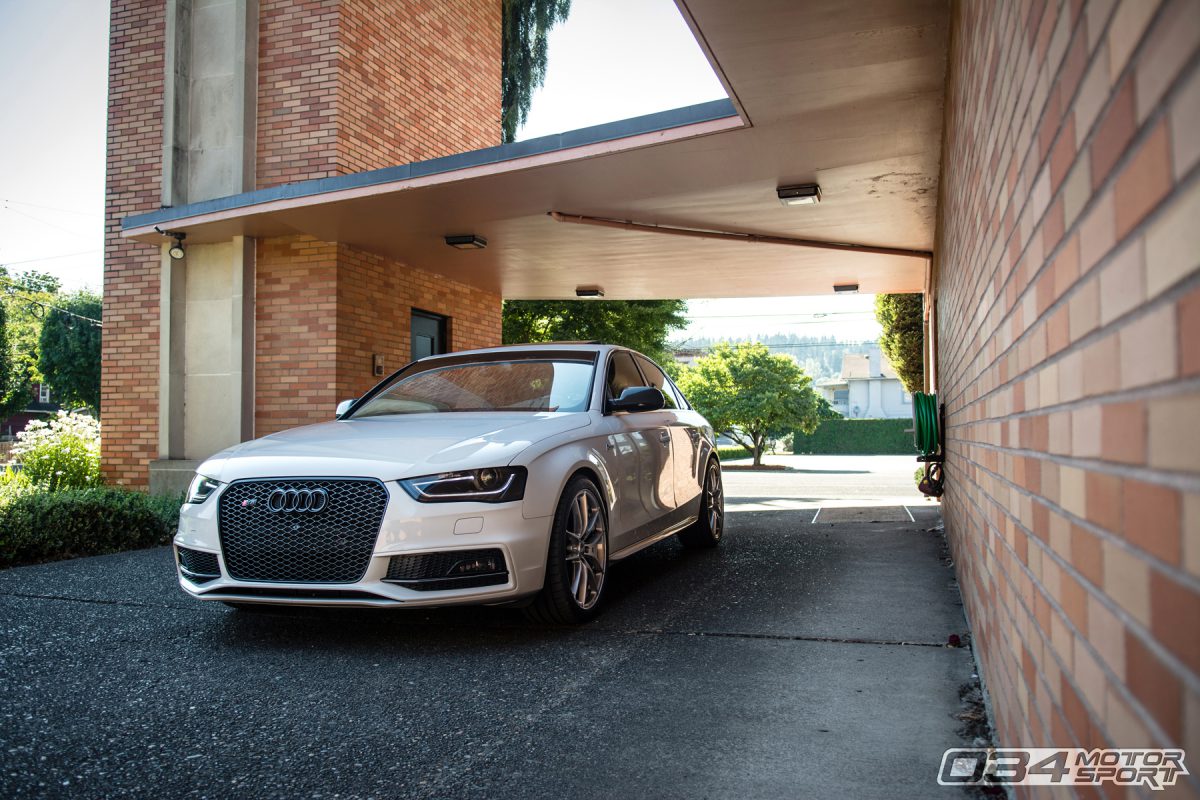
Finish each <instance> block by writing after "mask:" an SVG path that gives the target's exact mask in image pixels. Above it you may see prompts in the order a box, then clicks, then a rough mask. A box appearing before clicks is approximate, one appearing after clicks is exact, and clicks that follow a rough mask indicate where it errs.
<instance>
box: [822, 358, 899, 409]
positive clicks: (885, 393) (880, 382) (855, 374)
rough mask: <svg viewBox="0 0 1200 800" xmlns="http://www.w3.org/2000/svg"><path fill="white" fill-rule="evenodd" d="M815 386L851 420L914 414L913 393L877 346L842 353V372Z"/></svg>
mask: <svg viewBox="0 0 1200 800" xmlns="http://www.w3.org/2000/svg"><path fill="white" fill-rule="evenodd" d="M815 388H816V390H817V391H818V392H820V393H821V394H822V395H823V396H824V397H825V399H826V400H828V401H829V404H830V405H831V406H833V410H834V411H836V412H838V413H839V414H841V415H842V416H843V417H846V418H848V419H890V418H900V417H911V416H912V395H910V394H909V393H908V392H906V391H904V384H902V383H901V382H900V378H898V377H897V376H896V370H894V369H893V368H892V365H891V364H890V363H889V362H888V360H887V359H886V358H884V357H883V353H882V352H880V350H879V348H878V347H874V348H872V349H871V350H870V352H868V353H857V354H847V355H844V356H842V372H841V375H839V376H838V377H836V378H822V379H821V380H819V381H817V382H816V386H815Z"/></svg>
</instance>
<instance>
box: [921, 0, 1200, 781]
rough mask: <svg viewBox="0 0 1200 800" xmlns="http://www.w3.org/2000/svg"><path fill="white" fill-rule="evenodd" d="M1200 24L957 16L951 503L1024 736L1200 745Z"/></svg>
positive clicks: (1086, 5) (949, 277)
mask: <svg viewBox="0 0 1200 800" xmlns="http://www.w3.org/2000/svg"><path fill="white" fill-rule="evenodd" d="M1198 19H1200V5H1198V4H1197V3H1196V2H1195V0H1167V1H1166V2H1157V0H1121V2H1113V0H1090V1H1089V2H1084V1H1083V0H1062V1H1061V2H1058V1H1057V0H1049V1H1048V2H1047V0H1032V1H1031V0H1026V1H1025V2H1011V3H1009V2H1003V3H1001V2H994V3H982V2H961V3H959V4H958V5H957V8H956V20H955V27H954V39H953V41H954V44H953V48H952V52H951V70H950V85H949V87H948V90H947V99H946V102H947V140H946V150H945V160H944V165H945V166H944V171H943V193H944V195H943V202H942V204H941V209H942V215H941V223H940V230H939V242H938V273H937V284H938V292H937V297H938V304H939V305H938V321H939V342H940V345H941V353H940V358H939V380H940V384H941V386H940V390H941V396H942V398H943V399H944V400H945V402H946V404H947V416H948V429H949V430H948V439H949V460H948V464H947V469H946V474H947V487H948V490H947V495H946V498H945V506H944V508H945V515H946V525H947V530H948V532H949V534H950V537H951V541H952V545H953V550H954V555H955V563H956V564H957V565H958V570H959V576H960V580H961V584H962V588H963V593H964V597H965V601H966V604H967V610H968V613H969V616H970V619H971V621H972V625H973V630H974V634H975V637H976V643H977V646H978V652H979V653H980V656H981V659H982V662H983V669H984V675H985V677H986V679H987V683H988V686H989V688H990V692H991V696H992V699H993V702H994V706H995V712H996V720H997V723H998V743H999V744H1002V745H1025V746H1056V747H1063V746H1079V747H1100V746H1120V747H1146V746H1153V747H1163V746H1182V747H1185V748H1187V749H1188V751H1189V754H1194V753H1200V693H1198V687H1200V622H1198V620H1200V424H1198V420H1197V419H1196V416H1195V410H1196V408H1198V407H1200V387H1198V385H1197V381H1196V377H1197V375H1198V374H1200V273H1198V266H1200V238H1198V231H1200V225H1198V221H1200V181H1198V180H1197V169H1196V165H1197V160H1198V155H1200V137H1198V136H1197V134H1196V130H1197V127H1198V125H1200V68H1198V66H1197V63H1198V62H1197V57H1196V56H1197V48H1198V46H1200V25H1198V24H1197V21H1198ZM1195 771H1196V770H1195V769H1193V772H1195ZM1198 786H1200V783H1198V782H1197V781H1196V779H1195V776H1194V775H1193V776H1192V779H1191V781H1190V783H1189V788H1190V792H1191V795H1193V796H1194V795H1195V794H1196V793H1197V787H1198Z"/></svg>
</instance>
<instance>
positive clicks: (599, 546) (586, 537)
mask: <svg viewBox="0 0 1200 800" xmlns="http://www.w3.org/2000/svg"><path fill="white" fill-rule="evenodd" d="M566 534H567V558H566V560H567V563H568V564H569V565H570V567H571V586H570V591H571V597H572V598H573V599H574V601H575V605H577V606H578V607H579V608H581V609H583V610H584V611H586V610H588V609H590V608H591V607H592V606H594V605H595V604H596V601H597V600H598V599H599V598H600V590H601V589H602V588H603V586H604V573H605V570H606V569H607V568H608V531H607V528H606V526H605V524H604V511H603V509H602V508H601V507H600V498H599V497H597V496H596V495H595V493H594V492H592V491H591V490H590V489H586V488H585V489H580V490H579V492H577V493H576V495H575V497H574V498H573V499H572V500H571V511H570V513H569V514H568V516H567V525H566Z"/></svg>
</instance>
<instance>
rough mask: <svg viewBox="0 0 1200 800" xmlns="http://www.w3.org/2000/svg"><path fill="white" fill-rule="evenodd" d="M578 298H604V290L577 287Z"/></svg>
mask: <svg viewBox="0 0 1200 800" xmlns="http://www.w3.org/2000/svg"><path fill="white" fill-rule="evenodd" d="M575 296H576V297H604V290H603V289H601V288H600V287H599V286H577V287H575Z"/></svg>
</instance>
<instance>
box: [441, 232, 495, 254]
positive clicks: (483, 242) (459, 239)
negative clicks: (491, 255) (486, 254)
mask: <svg viewBox="0 0 1200 800" xmlns="http://www.w3.org/2000/svg"><path fill="white" fill-rule="evenodd" d="M446 244H448V245H450V246H451V247H453V248H455V249H457V250H482V249H483V248H485V247H487V239H485V238H483V237H482V236H476V235H475V234H473V233H466V234H463V235H461V236H447V237H446Z"/></svg>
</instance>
